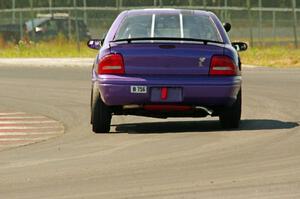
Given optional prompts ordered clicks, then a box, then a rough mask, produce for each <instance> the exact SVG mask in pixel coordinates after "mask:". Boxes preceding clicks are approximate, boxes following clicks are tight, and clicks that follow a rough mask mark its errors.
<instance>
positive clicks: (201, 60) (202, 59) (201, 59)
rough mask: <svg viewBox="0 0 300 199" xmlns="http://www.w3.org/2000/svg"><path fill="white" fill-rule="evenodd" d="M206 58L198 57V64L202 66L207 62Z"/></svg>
mask: <svg viewBox="0 0 300 199" xmlns="http://www.w3.org/2000/svg"><path fill="white" fill-rule="evenodd" d="M205 60H206V58H205V57H199V59H198V66H199V67H201V66H203V63H204V62H205Z"/></svg>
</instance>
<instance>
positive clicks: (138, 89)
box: [130, 86, 147, 93]
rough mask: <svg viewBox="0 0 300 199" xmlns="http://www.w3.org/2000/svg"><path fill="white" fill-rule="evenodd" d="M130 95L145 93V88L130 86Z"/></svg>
mask: <svg viewBox="0 0 300 199" xmlns="http://www.w3.org/2000/svg"><path fill="white" fill-rule="evenodd" d="M130 92H131V93H147V86H130Z"/></svg>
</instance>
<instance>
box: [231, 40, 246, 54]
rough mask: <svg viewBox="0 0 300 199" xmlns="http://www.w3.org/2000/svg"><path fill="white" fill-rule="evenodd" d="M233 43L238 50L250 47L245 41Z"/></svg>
mask: <svg viewBox="0 0 300 199" xmlns="http://www.w3.org/2000/svg"><path fill="white" fill-rule="evenodd" d="M231 44H232V46H233V47H234V48H235V49H236V51H238V52H240V51H245V50H247V49H248V44H246V43H245V42H232V43H231Z"/></svg>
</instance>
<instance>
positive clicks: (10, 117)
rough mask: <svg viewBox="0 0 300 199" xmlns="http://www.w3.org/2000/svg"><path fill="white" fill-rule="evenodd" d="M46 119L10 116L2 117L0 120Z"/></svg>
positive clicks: (42, 117)
mask: <svg viewBox="0 0 300 199" xmlns="http://www.w3.org/2000/svg"><path fill="white" fill-rule="evenodd" d="M45 118H46V117H44V116H8V117H0V120H1V119H2V120H3V119H5V120H7V119H11V120H14V119H45Z"/></svg>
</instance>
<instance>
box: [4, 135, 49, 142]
mask: <svg viewBox="0 0 300 199" xmlns="http://www.w3.org/2000/svg"><path fill="white" fill-rule="evenodd" d="M51 137H52V136H48V137H38V138H25V137H23V138H0V142H1V141H2V142H3V141H37V140H38V141H39V140H46V139H49V138H51Z"/></svg>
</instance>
